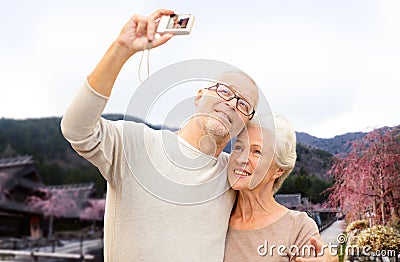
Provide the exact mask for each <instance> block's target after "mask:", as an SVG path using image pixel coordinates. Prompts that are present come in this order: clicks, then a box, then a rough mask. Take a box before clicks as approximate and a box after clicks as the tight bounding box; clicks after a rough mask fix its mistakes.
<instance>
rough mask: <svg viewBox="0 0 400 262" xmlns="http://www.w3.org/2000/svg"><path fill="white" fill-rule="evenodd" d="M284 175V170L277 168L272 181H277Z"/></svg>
mask: <svg viewBox="0 0 400 262" xmlns="http://www.w3.org/2000/svg"><path fill="white" fill-rule="evenodd" d="M284 173H285V169H284V168H282V167H277V169H276V171H275V174H274V179H277V178H279V177H281V176H282V175H283V174H284Z"/></svg>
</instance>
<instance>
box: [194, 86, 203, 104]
mask: <svg viewBox="0 0 400 262" xmlns="http://www.w3.org/2000/svg"><path fill="white" fill-rule="evenodd" d="M203 93H204V89H199V91H197V95H196V97H195V98H194V105H195V106H198V105H199V102H200V99H201V98H202V97H203Z"/></svg>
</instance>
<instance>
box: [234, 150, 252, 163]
mask: <svg viewBox="0 0 400 262" xmlns="http://www.w3.org/2000/svg"><path fill="white" fill-rule="evenodd" d="M236 161H237V162H238V163H239V164H246V163H247V162H248V161H249V151H248V150H243V151H242V152H241V153H240V154H239V156H238V158H237V159H236Z"/></svg>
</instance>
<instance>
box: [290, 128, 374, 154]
mask: <svg viewBox="0 0 400 262" xmlns="http://www.w3.org/2000/svg"><path fill="white" fill-rule="evenodd" d="M366 134H367V133H362V132H355V133H346V134H344V135H338V136H335V137H333V138H318V137H315V136H312V135H309V134H307V133H303V132H296V137H297V142H298V143H301V144H303V145H308V146H312V147H315V148H318V149H321V150H324V151H327V152H329V153H331V154H332V155H336V154H338V153H341V152H349V150H350V149H351V148H350V147H351V145H350V144H351V143H350V142H351V141H354V140H357V139H360V138H362V137H363V136H365V135H366Z"/></svg>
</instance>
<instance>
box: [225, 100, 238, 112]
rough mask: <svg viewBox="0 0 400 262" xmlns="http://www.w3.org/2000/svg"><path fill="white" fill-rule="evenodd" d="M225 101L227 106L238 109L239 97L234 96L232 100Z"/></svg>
mask: <svg viewBox="0 0 400 262" xmlns="http://www.w3.org/2000/svg"><path fill="white" fill-rule="evenodd" d="M225 103H226V105H227V106H229V107H231V108H232V109H233V110H235V111H236V103H237V98H233V99H231V100H230V101H226V102H225Z"/></svg>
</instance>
